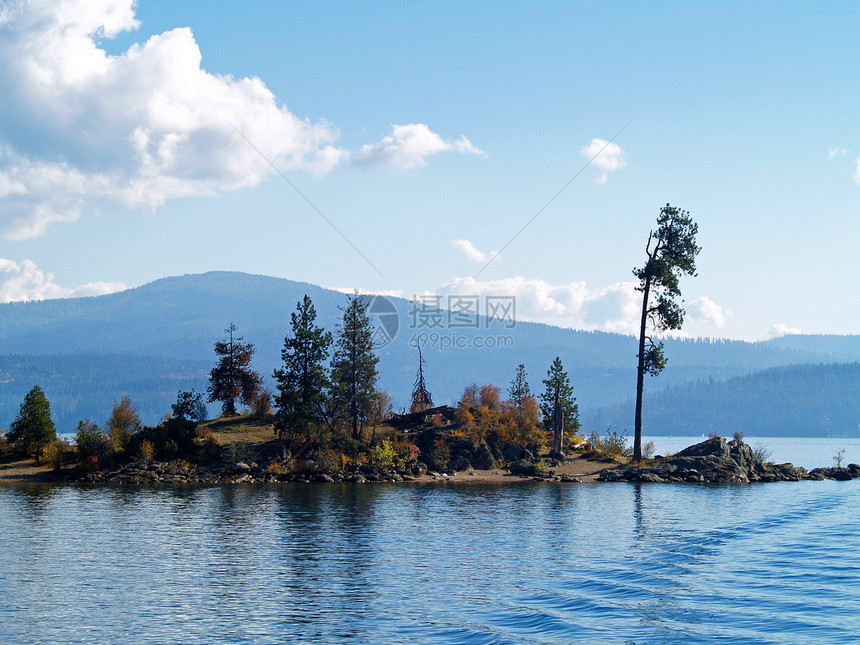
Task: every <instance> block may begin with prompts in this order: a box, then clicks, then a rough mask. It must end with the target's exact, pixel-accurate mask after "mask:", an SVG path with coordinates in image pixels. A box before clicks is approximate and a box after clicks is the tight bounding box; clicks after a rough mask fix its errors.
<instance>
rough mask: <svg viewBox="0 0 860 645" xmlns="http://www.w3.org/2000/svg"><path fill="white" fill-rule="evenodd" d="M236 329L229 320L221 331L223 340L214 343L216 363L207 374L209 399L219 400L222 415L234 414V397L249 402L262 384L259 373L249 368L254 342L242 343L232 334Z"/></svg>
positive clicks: (240, 339) (246, 403) (247, 403)
mask: <svg viewBox="0 0 860 645" xmlns="http://www.w3.org/2000/svg"><path fill="white" fill-rule="evenodd" d="M236 330H237V328H236V325H234V324H233V323H232V322H231V323H230V326H229V327H227V329H225V330H224V333H225V334H226V337H225V338H224V340H223V341H218V342H217V343H215V354H216V355H217V356H218V357H219V358H218V364H217V365H216V366H215V367H214V368H212V371H211V372H210V373H209V387H208V388H207V389H206V391H207V392H209V400H210V401H220V402H221V414H222V415H223V416H225V417H232V416H236V399H239V400H240V401H241V402H242V403H243V404H245V405H250V404H251V402H252V401H253V400H254V398H255V397H256V396H257V393H258V392H259V391H260V386H261V385H262V383H263V380H262V379H261V378H260V375H259V374H257V372H255V371H254V370H253V369H251V357H252V356H253V355H254V345H253V343H243V342H242V337H241V336H236V335H235V333H236Z"/></svg>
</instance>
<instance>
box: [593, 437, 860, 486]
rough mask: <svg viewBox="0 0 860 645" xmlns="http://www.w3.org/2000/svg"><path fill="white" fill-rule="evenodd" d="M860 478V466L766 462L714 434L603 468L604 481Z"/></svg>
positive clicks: (601, 478) (739, 481) (737, 443)
mask: <svg viewBox="0 0 860 645" xmlns="http://www.w3.org/2000/svg"><path fill="white" fill-rule="evenodd" d="M858 477H860V465H858V464H848V466H847V467H844V468H814V469H813V470H811V471H807V470H806V469H805V468H803V467H800V466H794V465H793V464H773V463H770V462H762V461H761V459H759V458H758V457H757V456H756V454H755V452H754V451H753V449H752V448H750V447H749V446H748V445H747V444H745V443H744V442H743V439H741V438H736V439H733V440H731V441H726V440H725V439H724V438H722V437H712V438H710V439H708V440H706V441H703V442H701V443H697V444H695V445H693V446H690V447H689V448H685V449H684V450H682V451H681V452H679V453H677V454H675V455H673V456H671V457H655V458H654V459H652V460H648V461H647V462H644V463H643V464H642V465H628V466H619V467H617V468H610V469H607V470H605V471H603V472H602V473H601V474H600V476H599V477H598V480H599V481H604V482H617V481H627V482H654V483H659V482H689V483H704V482H708V483H734V484H745V483H750V482H776V481H801V480H824V479H835V480H850V479H854V478H858Z"/></svg>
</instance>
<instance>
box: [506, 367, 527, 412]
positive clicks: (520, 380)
mask: <svg viewBox="0 0 860 645" xmlns="http://www.w3.org/2000/svg"><path fill="white" fill-rule="evenodd" d="M530 395H531V390H530V389H529V381H528V375H527V374H526V366H525V365H523V364H522V363H520V364H519V365H517V373H516V374H515V375H514V380H513V381H511V387H510V389H509V390H508V396H509V397H510V398H509V400H510V402H511V403H513V404H514V405H515V406H517V407H518V408H519V407H522V405H523V402H524V401H525V398H526V397H527V396H530Z"/></svg>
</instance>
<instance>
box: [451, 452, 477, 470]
mask: <svg viewBox="0 0 860 645" xmlns="http://www.w3.org/2000/svg"><path fill="white" fill-rule="evenodd" d="M448 467H449V468H450V469H451V470H453V471H454V472H457V471H462V470H471V469H472V464H470V463H469V460H468V459H466V457H465V456H464V455H457V456H456V457H454V458H453V459H452V460H451V463H450V464H449V465H448Z"/></svg>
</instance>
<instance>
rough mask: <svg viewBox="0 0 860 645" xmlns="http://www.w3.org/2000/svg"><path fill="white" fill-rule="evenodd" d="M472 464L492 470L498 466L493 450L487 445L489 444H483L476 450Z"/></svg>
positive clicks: (481, 468)
mask: <svg viewBox="0 0 860 645" xmlns="http://www.w3.org/2000/svg"><path fill="white" fill-rule="evenodd" d="M472 465H473V466H474V467H475V468H477V469H478V470H492V469H493V468H495V467H496V460H495V458H494V457H493V453H492V451H491V450H490V449H489V448H488V447H487V444H485V443H484V444H481V445H480V446H478V449H477V450H476V451H475V457H474V458H473V459H472Z"/></svg>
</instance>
